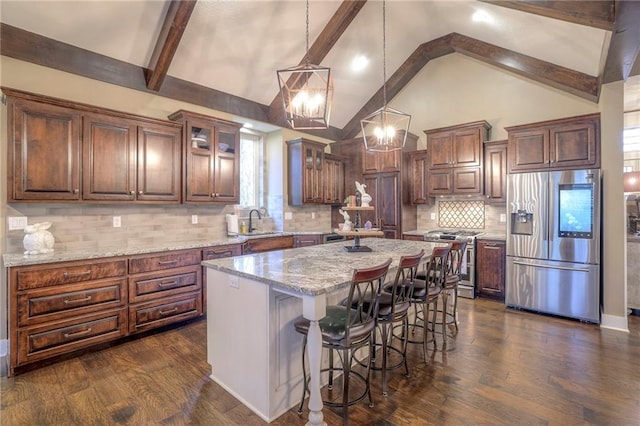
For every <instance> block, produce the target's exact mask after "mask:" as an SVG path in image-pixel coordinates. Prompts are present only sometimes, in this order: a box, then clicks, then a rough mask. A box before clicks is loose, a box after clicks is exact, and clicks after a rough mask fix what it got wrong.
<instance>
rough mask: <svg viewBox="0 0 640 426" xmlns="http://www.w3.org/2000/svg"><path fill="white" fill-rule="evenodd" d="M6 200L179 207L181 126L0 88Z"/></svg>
mask: <svg viewBox="0 0 640 426" xmlns="http://www.w3.org/2000/svg"><path fill="white" fill-rule="evenodd" d="M3 90H4V92H5V93H6V94H7V96H8V99H9V103H8V105H9V108H8V111H9V113H8V122H9V123H10V124H9V128H10V130H9V144H8V147H9V150H8V151H9V155H8V156H9V167H8V172H9V173H8V182H9V193H8V197H7V198H8V201H16V202H18V201H20V202H22V201H43V202H51V201H88V202H121V201H125V202H148V203H179V202H180V126H179V125H178V124H175V123H171V122H167V121H162V120H154V119H147V118H144V117H139V116H135V115H130V114H124V113H119V112H116V111H111V110H106V109H100V108H97V107H92V106H88V105H83V104H76V103H72V102H68V101H63V100H60V99H54V98H48V97H44V96H38V95H33V94H29V93H25V92H20V91H14V90H11V89H3Z"/></svg>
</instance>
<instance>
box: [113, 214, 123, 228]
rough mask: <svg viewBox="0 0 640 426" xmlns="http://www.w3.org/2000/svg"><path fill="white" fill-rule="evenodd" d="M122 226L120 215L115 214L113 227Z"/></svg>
mask: <svg viewBox="0 0 640 426" xmlns="http://www.w3.org/2000/svg"><path fill="white" fill-rule="evenodd" d="M120 226H122V222H121V221H120V216H114V217H113V227H114V228H120Z"/></svg>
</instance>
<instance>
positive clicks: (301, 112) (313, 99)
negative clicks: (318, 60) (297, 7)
mask: <svg viewBox="0 0 640 426" xmlns="http://www.w3.org/2000/svg"><path fill="white" fill-rule="evenodd" d="M306 10H307V32H306V36H307V38H306V41H307V44H306V47H307V53H306V55H305V57H304V64H303V65H298V66H295V67H292V68H287V69H283V70H278V71H277V75H278V84H279V86H280V95H281V96H282V103H283V105H284V110H285V114H286V120H287V122H288V123H289V125H290V126H291V128H293V129H326V128H328V127H329V116H330V114H331V103H332V102H333V81H332V78H331V69H330V68H327V67H322V66H319V65H313V64H311V63H310V62H309V0H307V9H306Z"/></svg>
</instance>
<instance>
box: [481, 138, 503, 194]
mask: <svg viewBox="0 0 640 426" xmlns="http://www.w3.org/2000/svg"><path fill="white" fill-rule="evenodd" d="M484 195H485V201H486V202H487V203H493V204H504V203H506V202H507V141H506V140H504V141H491V142H485V143H484Z"/></svg>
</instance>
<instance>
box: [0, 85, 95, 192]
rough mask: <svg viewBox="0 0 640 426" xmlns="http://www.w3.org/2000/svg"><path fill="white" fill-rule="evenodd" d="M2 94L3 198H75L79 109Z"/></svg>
mask: <svg viewBox="0 0 640 426" xmlns="http://www.w3.org/2000/svg"><path fill="white" fill-rule="evenodd" d="M5 93H7V95H8V98H7V99H8V103H7V126H8V127H9V131H8V137H9V140H8V152H7V154H8V180H7V186H8V188H7V199H8V201H16V202H22V201H34V200H41V201H78V200H80V197H81V193H80V153H81V149H80V148H81V146H80V144H81V136H80V131H81V126H82V117H81V114H80V112H78V111H76V110H74V109H72V108H66V107H62V106H56V105H48V104H43V103H40V102H35V101H30V100H25V99H19V98H15V97H13V96H12V93H13V92H10V91H7V90H5Z"/></svg>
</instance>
